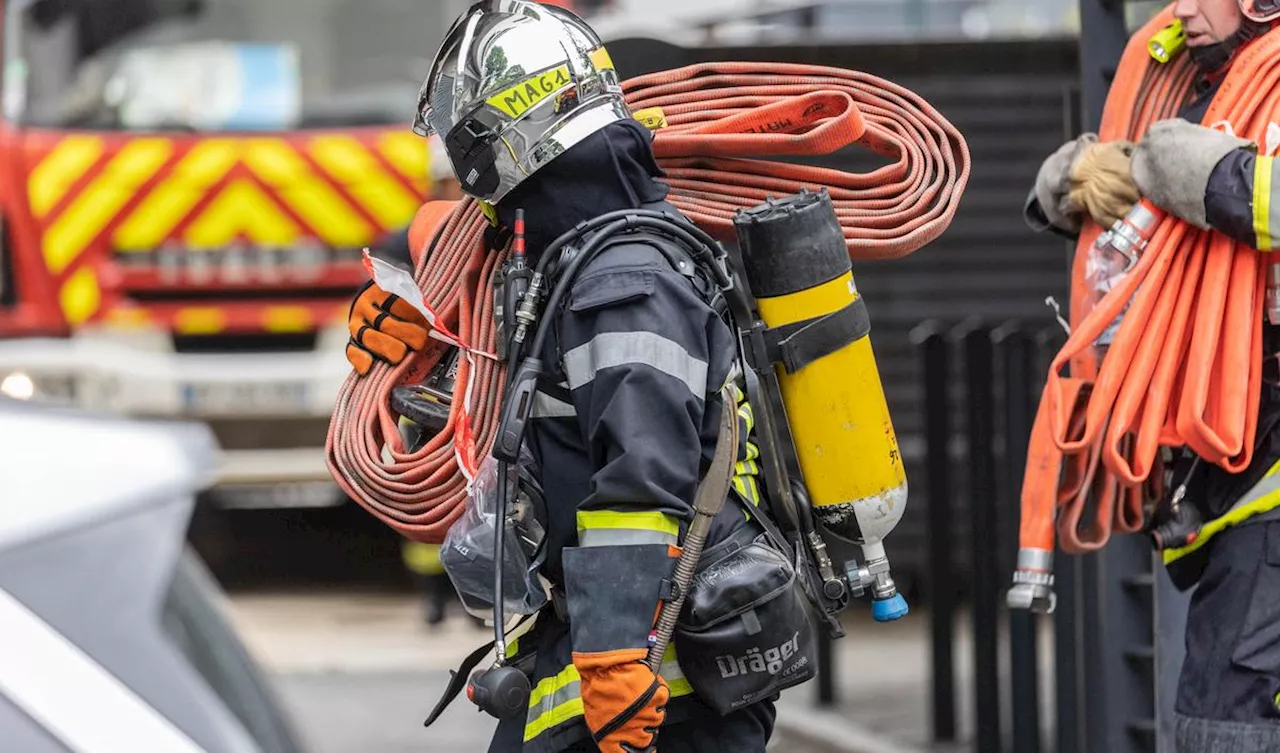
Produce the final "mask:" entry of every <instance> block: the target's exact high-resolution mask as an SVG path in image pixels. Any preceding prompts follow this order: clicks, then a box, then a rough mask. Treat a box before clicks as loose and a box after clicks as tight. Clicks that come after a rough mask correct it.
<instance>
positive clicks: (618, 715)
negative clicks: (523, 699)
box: [561, 246, 723, 753]
mask: <svg viewBox="0 0 1280 753" xmlns="http://www.w3.org/2000/svg"><path fill="white" fill-rule="evenodd" d="M637 248H641V249H643V247H636V246H630V247H624V249H622V250H623V251H624V252H625V251H631V252H634V251H635V250H636V249H637ZM608 253H613V251H612V250H611V251H610V252H608ZM642 253H643V252H642ZM606 261H607V260H606ZM604 266H606V267H607V268H606V270H605V271H603V272H600V273H592V272H591V270H588V273H587V274H585V275H584V276H583V277H582V278H581V279H579V280H578V282H577V284H576V286H575V288H574V291H573V295H572V296H571V298H570V300H569V303H568V306H567V308H566V310H565V312H564V316H563V319H562V329H561V352H562V354H563V356H562V359H561V360H562V364H563V367H564V373H565V378H566V382H567V383H568V385H569V388H570V391H571V394H572V399H573V403H574V407H575V408H576V410H577V413H578V420H579V423H580V426H581V429H582V432H583V435H584V439H585V440H586V442H587V445H588V447H589V448H590V454H591V461H592V463H593V466H594V474H593V476H592V483H591V487H592V490H591V494H590V495H589V496H588V497H587V498H586V499H585V500H584V501H583V502H582V503H581V504H580V506H579V507H578V510H577V524H578V545H577V546H576V547H569V548H566V549H565V550H564V556H563V563H564V578H565V587H566V593H567V597H568V611H569V624H570V630H571V634H572V641H573V661H574V665H575V667H576V669H577V671H578V673H579V675H580V678H581V685H580V687H581V690H582V699H583V705H584V714H585V718H586V722H587V725H588V727H589V728H590V729H591V731H592V733H593V734H594V736H595V738H596V742H597V745H599V746H600V748H601V750H605V751H614V752H615V753H616V752H617V751H621V750H623V748H622V747H621V746H622V745H623V744H628V745H632V746H635V747H636V748H641V749H642V748H644V747H645V746H646V745H647V744H648V742H649V741H650V739H651V738H652V735H653V730H655V729H656V728H657V726H658V725H659V724H661V722H662V720H663V718H664V715H665V713H664V710H663V707H664V705H665V702H666V699H667V697H668V695H669V689H668V688H667V686H666V683H665V681H664V680H662V678H660V677H656V676H655V675H654V674H653V673H652V672H651V671H650V670H649V669H648V668H647V667H646V666H645V665H644V664H643V663H642V662H643V660H644V658H645V654H646V653H647V649H648V639H649V633H650V631H651V630H652V628H653V624H654V618H655V615H656V612H657V609H658V606H659V603H660V601H661V599H662V598H663V596H664V589H665V588H667V587H669V579H670V577H671V574H672V570H673V567H674V563H675V557H676V556H678V550H677V549H676V548H675V545H676V544H677V542H678V537H679V534H680V530H681V524H682V523H683V522H686V521H688V520H690V519H691V517H692V503H693V498H694V494H695V491H696V489H697V485H698V480H699V470H700V465H701V458H702V443H701V438H700V427H701V425H702V419H703V412H704V410H705V407H706V406H705V404H704V399H705V396H706V392H707V384H708V362H709V357H708V348H709V337H708V333H709V332H710V323H711V321H712V317H714V314H713V313H712V312H711V310H710V308H708V307H707V306H706V305H705V304H704V303H703V302H702V300H701V299H699V298H698V297H697V295H696V294H695V293H694V291H693V290H692V289H691V287H690V285H689V283H688V281H687V280H685V279H684V278H683V277H681V276H680V275H679V274H677V273H676V272H674V271H672V270H671V268H670V266H669V265H667V263H666V262H665V261H662V260H661V259H660V257H657V256H656V254H654V258H653V259H651V260H649V261H648V262H640V263H634V262H632V263H629V264H627V265H626V266H625V267H621V268H620V267H618V266H609V265H608V264H607V263H606V264H605V265H604ZM721 377H723V375H721Z"/></svg>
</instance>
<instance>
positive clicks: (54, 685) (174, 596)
mask: <svg viewBox="0 0 1280 753" xmlns="http://www.w3.org/2000/svg"><path fill="white" fill-rule="evenodd" d="M214 452H215V445H214V443H213V440H212V437H211V435H210V434H209V432H208V430H207V429H205V428H204V427H203V426H200V425H181V426H177V427H175V426H174V425H173V424H166V425H160V424H147V423H141V422H132V421H125V420H117V419H111V418H105V417H98V416H89V415H84V414H79V413H74V412H70V411H66V410H59V409H51V408H47V407H41V406H37V405H32V404H27V403H23V402H20V401H15V400H5V399H0V636H3V638H2V639H0V740H3V741H4V742H3V745H0V747H3V749H4V750H6V751H21V752H22V753H45V752H46V751H48V752H49V753H53V752H54V751H59V752H61V751H76V753H96V752H98V751H104V752H106V751H110V752H112V753H115V752H116V751H121V752H123V751H164V753H196V752H208V753H303V747H302V744H301V743H300V738H299V736H298V735H297V733H296V732H295V731H294V729H293V728H292V726H291V723H290V721H289V720H288V719H287V718H286V716H285V714H284V713H283V711H282V710H281V706H280V705H279V704H278V703H277V701H276V699H275V697H274V694H273V691H272V690H271V688H270V687H269V685H268V684H267V682H266V681H265V678H264V676H263V674H262V673H261V671H260V670H259V669H258V667H257V666H256V665H255V663H254V662H253V660H252V658H251V657H250V656H249V654H248V653H247V652H246V651H245V649H244V646H243V644H242V643H241V642H240V640H239V638H238V637H237V636H236V634H235V632H234V630H233V629H232V627H231V624H230V622H229V621H228V619H227V617H226V613H225V610H224V609H223V606H222V603H221V602H222V599H223V595H222V593H221V591H220V590H219V588H218V586H217V585H216V583H215V582H214V581H213V580H212V579H211V578H210V577H209V576H208V574H207V573H206V571H205V570H204V568H203V566H202V565H201V563H200V562H199V560H198V558H197V557H196V556H195V555H194V554H192V553H191V552H189V551H188V550H187V548H186V544H185V533H186V528H187V523H188V520H189V518H190V516H191V513H192V509H193V506H194V499H195V493H196V491H197V490H199V489H200V488H201V487H202V486H203V485H204V484H206V483H207V481H208V479H209V477H210V474H212V473H214V472H215V466H214V462H215V461H214Z"/></svg>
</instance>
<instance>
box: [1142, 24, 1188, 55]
mask: <svg viewBox="0 0 1280 753" xmlns="http://www.w3.org/2000/svg"><path fill="white" fill-rule="evenodd" d="M1186 46H1187V37H1186V35H1185V34H1184V33H1183V31H1182V22H1181V21H1178V20H1176V19H1175V20H1174V22H1173V23H1171V24H1169V25H1168V26H1166V27H1164V28H1163V29H1161V30H1160V31H1157V32H1156V33H1155V34H1152V35H1151V39H1148V40H1147V51H1148V52H1150V53H1151V57H1152V58H1154V59H1155V61H1156V62H1157V63H1167V62H1169V61H1170V60H1173V59H1174V58H1175V57H1177V56H1178V53H1180V52H1182V50H1183V49H1184V48H1185V47H1186Z"/></svg>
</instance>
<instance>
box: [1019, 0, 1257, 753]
mask: <svg viewBox="0 0 1280 753" xmlns="http://www.w3.org/2000/svg"><path fill="white" fill-rule="evenodd" d="M1172 13H1173V15H1174V17H1175V18H1176V19H1177V20H1178V21H1180V22H1181V24H1182V29H1183V32H1184V34H1185V42H1186V51H1187V54H1189V55H1190V56H1191V58H1192V60H1193V61H1194V63H1195V64H1196V66H1197V68H1198V76H1199V78H1198V80H1197V82H1196V84H1195V86H1194V88H1193V90H1192V92H1191V95H1190V97H1189V99H1188V100H1187V101H1186V102H1185V103H1184V104H1183V106H1182V109H1181V110H1180V111H1179V112H1178V117H1176V118H1173V119H1168V120H1163V121H1158V122H1156V123H1154V124H1153V125H1152V126H1150V128H1149V129H1148V130H1147V132H1146V133H1145V134H1144V135H1143V136H1142V137H1141V139H1139V140H1138V141H1137V142H1136V143H1128V142H1111V143H1100V142H1099V141H1098V139H1097V137H1096V136H1095V135H1094V134H1085V135H1084V136H1082V137H1080V138H1079V139H1076V140H1075V141H1072V142H1070V143H1068V144H1067V145H1065V146H1064V147H1063V148H1062V149H1060V150H1059V151H1058V152H1057V153H1055V154H1054V155H1052V156H1051V157H1050V158H1048V159H1047V160H1046V161H1045V162H1044V164H1043V166H1042V167H1041V170H1040V172H1039V175H1038V176H1037V179H1036V184H1035V188H1034V189H1033V190H1032V192H1031V196H1030V197H1029V199H1028V202H1027V210H1026V213H1027V220H1028V222H1029V224H1031V225H1032V226H1033V227H1034V228H1036V229H1040V230H1045V229H1047V230H1051V231H1053V232H1056V233H1059V234H1061V235H1065V236H1067V237H1069V238H1074V237H1075V235H1076V234H1077V233H1078V232H1079V231H1080V227H1081V220H1082V217H1083V216H1084V215H1085V214H1086V213H1087V214H1088V215H1089V216H1091V217H1092V218H1093V219H1095V220H1096V221H1097V222H1098V223H1099V224H1101V225H1102V226H1103V227H1110V226H1111V223H1112V222H1113V221H1114V220H1115V219H1116V218H1118V217H1121V216H1123V215H1124V214H1125V213H1126V212H1128V210H1129V208H1130V207H1132V206H1133V205H1134V203H1135V202H1136V201H1137V200H1138V198H1139V196H1141V197H1143V198H1146V199H1147V200H1149V201H1150V202H1152V203H1153V204H1155V205H1157V206H1158V207H1160V208H1161V209H1163V210H1165V211H1166V212H1168V213H1170V214H1172V215H1174V216H1176V217H1178V218H1180V219H1182V220H1184V221H1186V222H1187V223H1189V224H1191V225H1194V226H1195V227H1197V228H1200V229H1203V230H1211V231H1213V232H1216V233H1222V234H1224V235H1226V236H1228V237H1229V238H1230V239H1232V240H1234V241H1237V242H1239V243H1242V244H1245V245H1247V246H1249V247H1252V248H1255V249H1257V250H1258V251H1260V252H1270V251H1272V250H1273V249H1274V248H1275V236H1276V234H1277V233H1280V219H1277V217H1278V214H1277V211H1276V207H1280V175H1278V173H1280V163H1277V161H1276V156H1275V154H1274V151H1273V150H1274V145H1269V146H1267V147H1265V148H1264V146H1263V145H1261V144H1257V143H1253V142H1251V141H1246V140H1244V139H1240V138H1237V137H1235V136H1233V135H1231V134H1230V133H1228V132H1226V131H1224V130H1223V129H1221V128H1213V127H1210V126H1211V125H1213V124H1210V123H1202V120H1203V119H1204V117H1205V113H1206V111H1207V109H1208V108H1209V106H1210V103H1211V102H1212V101H1213V99H1214V97H1215V96H1216V95H1217V94H1218V92H1219V89H1220V86H1221V84H1222V82H1223V80H1224V77H1225V76H1226V75H1227V72H1228V71H1229V70H1230V69H1231V67H1232V66H1233V65H1234V64H1235V63H1236V62H1237V60H1238V59H1239V53H1240V51H1241V50H1242V49H1244V48H1245V47H1246V46H1247V45H1249V44H1250V43H1251V42H1254V41H1255V40H1257V39H1259V38H1260V37H1262V36H1263V35H1269V34H1276V33H1280V30H1275V29H1274V26H1275V25H1276V22H1277V19H1280V3H1278V2H1276V1H1275V0H1239V2H1237V0H1177V1H1176V2H1174V3H1173V4H1172ZM1269 117H1271V118H1275V117H1276V115H1270V116H1269ZM1273 127H1275V126H1273ZM1278 136H1280V134H1278ZM1086 196H1088V197H1091V198H1090V200H1089V201H1086V200H1085V198H1084V197H1086ZM1276 269H1277V268H1276V267H1274V266H1272V267H1271V273H1272V274H1271V282H1269V287H1268V312H1267V316H1268V318H1269V321H1268V322H1267V324H1266V325H1265V327H1264V334H1263V338H1262V342H1261V343H1260V346H1261V347H1262V348H1264V350H1263V354H1264V357H1265V364H1266V365H1265V366H1264V370H1263V380H1264V383H1263V387H1262V397H1261V405H1260V409H1259V410H1260V415H1259V421H1258V425H1257V426H1258V430H1257V447H1256V452H1255V454H1254V456H1253V461H1252V464H1251V465H1250V466H1249V467H1248V468H1247V469H1246V470H1244V472H1242V473H1239V474H1232V473H1228V472H1227V471H1225V470H1223V469H1222V468H1220V467H1218V466H1216V465H1214V464H1212V463H1206V462H1199V463H1196V462H1195V460H1196V458H1194V457H1193V453H1191V452H1189V451H1188V452H1185V453H1184V454H1185V457H1184V458H1183V459H1182V461H1180V462H1179V463H1177V464H1175V466H1174V468H1173V472H1172V478H1173V479H1174V482H1175V485H1176V484H1177V483H1179V482H1181V481H1182V479H1184V478H1185V479H1186V483H1185V484H1184V489H1185V502H1184V504H1185V503H1186V502H1189V503H1191V505H1192V506H1193V508H1194V511H1195V513H1196V514H1197V516H1198V518H1199V519H1200V520H1199V521H1197V525H1195V526H1193V527H1191V528H1189V529H1188V530H1187V531H1186V532H1184V533H1186V534H1187V535H1178V536H1176V537H1173V538H1172V539H1170V540H1165V541H1163V542H1162V541H1159V540H1157V546H1160V547H1161V549H1162V550H1163V554H1164V560H1165V563H1166V565H1167V566H1168V569H1169V572H1170V575H1171V576H1172V577H1173V580H1174V582H1175V583H1176V584H1178V586H1179V587H1180V588H1183V589H1186V588H1190V587H1191V585H1193V584H1198V587H1197V588H1196V590H1195V592H1194V594H1193V596H1192V601H1191V607H1190V612H1189V615H1188V621H1187V632H1186V646H1187V657H1186V660H1185V662H1184V665H1183V668H1182V673H1181V677H1180V681H1179V684H1178V697H1177V703H1176V708H1177V713H1178V720H1177V721H1178V725H1177V743H1178V750H1180V751H1185V752H1186V753H1192V752H1193V751H1195V752H1197V753H1199V752H1201V751H1218V750H1223V751H1225V750H1231V751H1238V752H1239V753H1262V752H1263V751H1275V750H1280V475H1277V474H1278V473H1280V369H1277V363H1280V361H1277V354H1280V331H1277V327H1276V326H1275V325H1276V324H1277V323H1280V311H1274V310H1272V309H1274V308H1275V305H1276V304H1275V300H1276V295H1275V291H1274V288H1275V282H1274V280H1275V271H1276ZM1268 354H1270V355H1269V357H1267V356H1268ZM1241 368H1244V366H1243V364H1242V366H1241ZM1167 533H1168V532H1165V534H1167ZM1162 535H1164V534H1162ZM1154 538H1157V539H1158V537H1154Z"/></svg>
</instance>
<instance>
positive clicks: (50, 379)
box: [0, 371, 76, 405]
mask: <svg viewBox="0 0 1280 753" xmlns="http://www.w3.org/2000/svg"><path fill="white" fill-rule="evenodd" d="M0 395H4V396H6V397H10V398H13V399H14V400H32V401H41V402H49V403H60V404H63V405H69V404H71V403H73V402H74V401H75V396H76V389H75V379H74V378H73V377H71V376H66V375H60V374H28V373H27V372H25V371H12V372H9V373H8V374H5V375H4V377H3V378H0Z"/></svg>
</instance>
